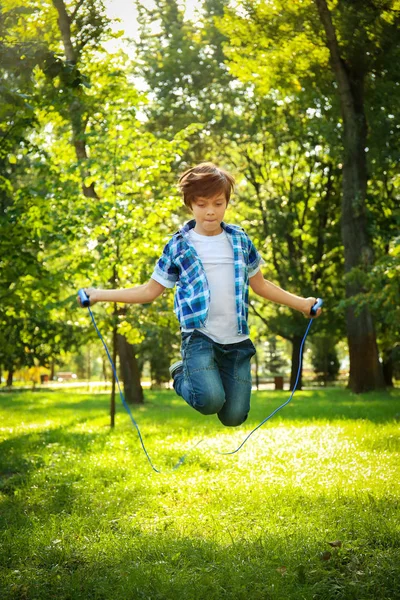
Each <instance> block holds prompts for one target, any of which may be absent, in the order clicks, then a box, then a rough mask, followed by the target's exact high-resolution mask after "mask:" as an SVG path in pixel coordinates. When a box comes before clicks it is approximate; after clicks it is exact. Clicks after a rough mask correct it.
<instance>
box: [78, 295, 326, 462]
mask: <svg viewBox="0 0 400 600" xmlns="http://www.w3.org/2000/svg"><path fill="white" fill-rule="evenodd" d="M78 296H79V299H80V301H81V304H82V306H84V307H85V308H87V309H88V311H89V314H90V317H91V319H92V322H93V325H94V328H95V330H96V332H97V335H98V336H99V338H100V340H101V341H102V343H103V346H104V349H105V351H106V353H107V356H108V360H109V361H110V365H111V368H112V370H113V373H114V377H115V381H116V382H117V385H118V391H119V395H120V398H121V402H122V404H123V406H124V408H125V410H126V412H127V413H128V415H129V417H130V419H131V421H132V424H133V426H134V427H135V429H136V431H137V433H138V436H139V440H140V443H141V445H142V448H143V451H144V453H145V455H146V457H147V460H148V461H149V464H150V466H151V468H152V469H153V471H155V472H156V473H161V471H159V470H158V469H157V468H156V467H155V466H154V464H153V462H152V460H151V458H150V455H149V453H148V452H147V450H146V446H145V445H144V441H143V437H142V434H141V433H140V429H139V425H138V424H137V422H136V421H135V419H134V417H133V415H132V412H131V409H130V408H129V405H128V404H127V402H126V400H125V398H124V394H123V393H122V390H121V386H120V384H119V379H118V375H117V371H116V368H115V365H114V363H113V360H112V358H111V355H110V353H109V351H108V348H107V344H106V343H105V341H104V339H103V336H102V335H101V333H100V331H99V328H98V327H97V325H96V321H95V319H94V316H93V313H92V310H91V308H90V298H89V296H88V295H87V294H86V292H85V291H84V290H83V289H80V290H79V291H78ZM322 305H323V300H321V298H317V301H316V303H315V304H314V306H313V307H312V308H311V310H310V315H311V316H315V315H316V314H317V310H318V309H319V308H320V307H321V306H322ZM311 324H312V319H311V320H310V322H309V323H308V326H307V329H306V332H305V334H304V336H303V339H302V342H301V345H300V351H299V368H298V370H297V377H296V382H295V384H294V387H293V390H292V393H291V394H290V396H289V399H288V400H286V402H284V403H283V404H281V405H280V406H278V408H276V409H275V410H274V411H273V412H272V413H271V414H270V415H268V417H266V418H265V419H264V420H263V421H261V423H259V424H258V425H257V426H256V427H254V429H252V430H251V431H250V433H249V434H248V435H247V436H246V437H245V438H244V440H243V442H242V443H241V444H240V445H239V446H238V447H237V448H236V450H232V451H231V452H219V451H216V453H217V454H220V455H222V456H228V455H231V454H236V452H239V450H240V449H241V448H243V446H244V445H245V443H246V442H247V440H248V439H249V438H250V437H251V436H252V435H253V433H255V432H256V431H257V429H260V427H262V426H263V425H264V423H266V422H267V421H269V419H271V418H272V417H273V416H274V415H276V413H277V412H278V411H280V410H281V409H282V408H284V406H286V405H287V404H289V402H290V401H291V399H292V398H293V395H294V393H295V391H296V388H297V384H298V381H299V377H300V372H301V364H302V352H303V346H304V343H305V341H306V337H307V335H308V332H309V330H310V327H311ZM202 441H203V440H200V441H199V442H197V444H196V445H195V446H194V448H196V447H197V446H198V445H199V444H200V443H201V442H202ZM194 448H192V449H191V450H193V449H194ZM187 454H188V453H186V454H185V455H184V456H181V457H180V459H179V460H178V462H177V463H176V465H175V466H174V467H173V470H175V469H178V468H179V467H180V466H181V465H182V464H183V463H184V461H185V458H186V456H187Z"/></svg>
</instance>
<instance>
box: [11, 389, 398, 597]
mask: <svg viewBox="0 0 400 600" xmlns="http://www.w3.org/2000/svg"><path fill="white" fill-rule="evenodd" d="M285 399H286V395H285V394H280V393H271V392H268V393H267V392H266V393H258V394H254V399H253V407H252V411H251V414H250V416H249V419H248V422H247V423H246V424H244V425H243V426H242V427H240V428H238V429H226V428H223V427H222V426H221V425H220V424H219V422H218V420H217V419H216V418H215V417H203V416H201V415H199V414H198V413H196V412H195V411H193V410H191V409H190V408H189V407H187V406H186V405H185V404H184V402H182V401H180V400H179V399H177V398H176V397H175V396H174V394H173V393H172V392H168V391H163V392H158V393H157V392H149V393H148V397H147V400H148V401H147V403H146V404H145V405H144V406H143V407H134V408H133V412H134V414H135V418H136V419H137V420H138V422H139V425H140V427H141V430H142V434H143V437H144V440H145V444H146V446H147V448H148V450H149V452H150V455H151V457H152V459H153V461H154V463H155V464H156V466H157V467H159V468H160V469H161V470H162V471H163V472H162V474H160V475H157V474H156V473H154V472H153V471H152V470H151V468H150V465H149V464H148V462H147V460H146V457H145V456H144V454H143V451H142V449H141V447H140V444H139V440H138V436H137V433H136V431H135V429H134V428H133V427H132V425H131V423H130V421H129V418H128V416H127V415H126V414H124V413H122V412H121V409H119V413H118V415H117V426H116V428H115V430H114V431H111V430H110V428H109V418H108V397H107V396H106V395H104V394H94V395H91V396H89V395H88V394H68V393H63V392H57V393H56V392H48V393H44V392H37V393H31V392H25V393H18V394H2V395H1V396H0V416H1V423H2V426H1V428H0V452H1V453H0V471H1V483H0V522H1V529H2V534H1V535H2V544H1V551H0V556H1V566H2V568H1V575H0V591H1V594H0V597H1V598H2V599H3V598H4V599H11V598H13V599H16V598H29V599H30V598H32V599H33V598H38V599H40V600H41V599H42V598H43V599H47V598H49V599H50V598H54V597H56V596H57V598H59V599H65V600H67V599H74V600H75V599H77V598H82V599H85V600H87V599H90V598H104V599H108V598H110V599H112V598H124V599H125V598H132V599H133V598H151V599H153V598H165V599H167V598H168V599H169V598H171V599H174V598H183V599H185V600H186V598H188V599H193V600H194V599H198V598H205V597H207V598H208V599H210V600H213V599H215V600H217V599H220V598H232V599H235V600H236V599H237V598H239V599H241V598H243V599H244V598H249V597H251V598H255V599H258V598H259V599H264V598H273V599H285V600H286V599H293V600H294V599H296V600H297V599H298V598H302V599H303V598H304V599H310V600H311V599H312V598H321V599H323V600H325V599H326V600H329V599H330V598H354V599H355V600H362V599H364V598H365V599H367V598H379V599H382V600H384V599H388V600H389V599H393V598H396V597H398V596H396V594H397V593H398V590H399V589H400V581H399V571H398V564H399V558H400V527H399V522H400V520H399V484H398V481H399V475H400V468H399V448H400V436H399V432H398V420H397V419H398V417H397V416H396V415H398V413H399V412H400V394H399V392H392V393H390V394H389V393H385V394H381V395H378V394H371V395H366V396H363V397H354V396H352V395H351V394H350V393H349V392H347V391H344V390H322V391H321V390H318V391H315V392H301V393H299V394H297V395H296V397H295V399H294V400H293V402H292V403H291V404H289V405H288V406H287V407H286V408H285V409H284V410H283V411H282V412H280V413H279V414H278V415H277V416H276V417H274V419H272V420H271V421H270V422H268V423H267V424H266V425H265V426H264V427H263V428H262V429H260V430H259V431H257V432H256V433H255V434H254V435H253V436H252V437H251V438H250V440H249V441H248V442H247V444H246V445H245V446H244V448H243V449H242V450H241V451H240V452H239V453H237V454H235V455H233V456H221V455H220V454H218V452H221V451H222V452H223V451H230V450H234V449H235V448H236V447H237V446H238V445H239V444H240V443H241V441H242V440H243V439H244V437H245V436H246V434H247V433H248V432H249V431H250V430H251V428H252V427H254V426H255V425H256V424H257V423H258V422H259V421H261V420H262V418H264V417H265V416H266V415H268V414H269V413H270V412H271V411H272V410H273V409H274V408H276V406H279V404H281V403H282V402H283V401H284V400H285ZM200 440H203V441H202V442H201V443H200V444H199V445H198V446H195V445H196V443H197V442H199V441H200ZM185 453H187V456H186V459H185V462H184V464H183V465H182V467H181V468H180V469H178V470H176V471H173V470H172V467H173V466H174V465H175V464H176V462H177V461H178V459H179V457H180V456H182V455H183V454H185ZM335 541H338V542H340V544H337V545H336V546H331V545H330V543H334V542H335ZM372 590H378V592H376V591H374V592H373V591H372ZM375 594H377V595H375Z"/></svg>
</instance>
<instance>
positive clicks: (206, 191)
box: [179, 162, 235, 208]
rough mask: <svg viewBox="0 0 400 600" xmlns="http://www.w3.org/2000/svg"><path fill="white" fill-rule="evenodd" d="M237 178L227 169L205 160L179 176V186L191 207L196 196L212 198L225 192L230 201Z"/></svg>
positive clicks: (186, 202) (227, 200) (227, 199)
mask: <svg viewBox="0 0 400 600" xmlns="http://www.w3.org/2000/svg"><path fill="white" fill-rule="evenodd" d="M234 185H235V180H234V178H233V177H232V175H230V174H229V173H228V172H227V171H224V169H220V168H219V167H217V166H216V165H214V164H213V163H212V162H203V163H200V164H199V165H197V166H196V167H192V168H191V169H188V170H187V171H185V172H184V173H183V175H181V176H180V178H179V188H180V190H181V192H182V194H183V201H184V203H185V204H186V206H188V207H189V208H191V207H192V202H193V200H195V198H199V197H201V198H212V197H213V196H216V195H217V194H219V193H221V192H223V193H224V195H225V198H226V202H227V203H228V202H229V200H230V197H231V193H232V192H233V188H234Z"/></svg>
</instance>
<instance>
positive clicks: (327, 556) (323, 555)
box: [321, 551, 332, 560]
mask: <svg viewBox="0 0 400 600" xmlns="http://www.w3.org/2000/svg"><path fill="white" fill-rule="evenodd" d="M331 557H332V554H331V553H330V552H328V551H326V552H321V560H330V558H331Z"/></svg>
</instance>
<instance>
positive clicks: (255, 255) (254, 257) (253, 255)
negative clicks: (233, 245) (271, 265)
mask: <svg viewBox="0 0 400 600" xmlns="http://www.w3.org/2000/svg"><path fill="white" fill-rule="evenodd" d="M246 237H247V243H248V251H249V262H248V264H247V267H248V270H249V278H250V277H254V275H255V274H256V273H257V272H258V271H259V270H260V266H261V265H265V260H264V259H263V258H262V256H261V254H260V253H259V252H258V251H257V250H256V247H255V246H254V244H253V242H252V241H251V239H250V238H249V236H248V235H247V234H246Z"/></svg>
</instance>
